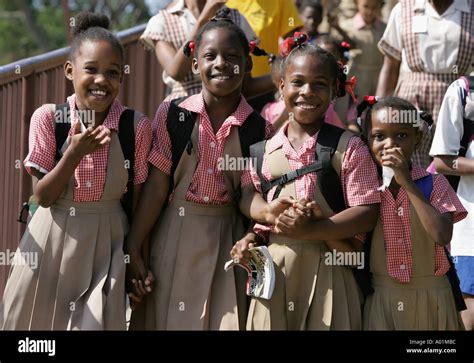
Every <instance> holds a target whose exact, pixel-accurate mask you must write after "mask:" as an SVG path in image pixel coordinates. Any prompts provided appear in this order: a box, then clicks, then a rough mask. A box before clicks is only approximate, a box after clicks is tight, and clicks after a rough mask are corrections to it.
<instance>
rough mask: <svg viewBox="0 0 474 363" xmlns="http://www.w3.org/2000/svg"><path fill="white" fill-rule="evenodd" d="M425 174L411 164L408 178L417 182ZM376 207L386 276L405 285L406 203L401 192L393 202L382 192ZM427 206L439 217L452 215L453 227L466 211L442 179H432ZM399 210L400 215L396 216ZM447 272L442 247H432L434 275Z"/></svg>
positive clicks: (408, 247) (408, 252) (408, 248)
mask: <svg viewBox="0 0 474 363" xmlns="http://www.w3.org/2000/svg"><path fill="white" fill-rule="evenodd" d="M426 175H428V172H427V171H426V170H424V169H422V168H420V167H419V166H417V165H415V164H413V167H412V170H411V178H412V179H413V180H418V179H420V178H422V177H424V176H426ZM381 195H382V201H381V204H380V213H381V220H382V225H383V235H384V240H385V254H386V260H387V261H386V262H387V271H388V274H389V275H390V276H391V277H393V278H395V279H397V280H398V281H400V282H409V281H410V278H411V273H412V264H413V260H412V240H411V228H410V226H411V224H410V214H411V213H410V199H409V198H408V194H407V192H406V190H405V188H403V187H401V188H400V191H399V192H398V195H397V198H396V199H394V198H393V195H392V193H391V192H390V190H389V189H388V188H387V189H386V190H385V191H384V192H382V194H381ZM430 203H431V205H432V206H433V207H434V208H435V209H436V210H437V211H438V212H440V213H448V212H453V223H456V222H458V221H460V220H462V219H464V218H465V217H466V215H467V212H466V210H465V209H464V207H463V205H462V204H461V202H460V201H459V199H458V197H457V196H456V193H455V192H454V190H453V189H452V188H451V186H450V185H449V183H448V181H447V180H446V178H445V177H444V176H442V175H437V177H436V178H433V191H432V193H431V198H430ZM400 210H403V211H404V212H403V213H399V211H400ZM448 270H449V262H448V259H447V257H446V254H445V253H444V250H443V247H442V246H440V245H436V246H435V275H437V276H441V275H444V274H446V272H448Z"/></svg>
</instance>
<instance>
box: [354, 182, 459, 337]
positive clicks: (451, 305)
mask: <svg viewBox="0 0 474 363" xmlns="http://www.w3.org/2000/svg"><path fill="white" fill-rule="evenodd" d="M386 193H390V191H388V190H387V191H386ZM410 225H411V239H412V258H413V264H412V275H411V279H410V282H408V283H401V282H398V281H397V280H395V279H394V278H392V277H391V276H389V274H388V272H387V265H386V254H385V242H384V236H383V226H382V221H381V219H379V221H378V223H377V226H376V227H375V230H374V233H373V237H372V245H371V249H370V270H371V272H372V274H373V275H372V286H373V287H374V290H375V291H374V293H373V294H371V295H369V296H368V297H367V300H366V303H365V308H364V315H363V325H364V330H464V325H463V323H462V320H461V316H460V314H459V312H458V311H457V310H456V305H455V302H454V298H453V294H452V291H451V286H450V284H449V281H448V278H447V277H446V276H445V275H443V276H436V275H435V273H434V272H435V243H434V241H433V240H432V239H430V238H429V237H428V235H427V234H426V232H425V231H424V229H423V226H422V224H421V222H420V219H419V217H418V215H417V213H416V211H415V209H414V208H413V206H411V205H410Z"/></svg>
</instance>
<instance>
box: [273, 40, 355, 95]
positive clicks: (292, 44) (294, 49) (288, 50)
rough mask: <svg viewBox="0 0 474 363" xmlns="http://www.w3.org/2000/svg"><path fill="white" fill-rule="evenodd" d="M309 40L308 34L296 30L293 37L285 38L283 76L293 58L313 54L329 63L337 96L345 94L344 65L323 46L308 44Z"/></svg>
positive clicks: (345, 77) (282, 54)
mask: <svg viewBox="0 0 474 363" xmlns="http://www.w3.org/2000/svg"><path fill="white" fill-rule="evenodd" d="M307 41H308V36H307V35H306V34H303V33H298V32H296V33H295V34H294V36H293V37H290V38H287V39H285V41H284V42H283V44H282V46H281V48H280V54H281V56H282V57H284V58H283V61H282V63H281V74H282V77H284V76H285V74H286V70H287V69H288V66H289V65H290V64H291V62H292V61H293V58H295V57H297V56H300V55H311V56H314V57H317V58H318V59H319V60H320V61H321V62H322V63H324V64H327V65H329V68H330V69H331V75H332V76H333V79H334V84H335V85H336V96H337V97H343V96H345V95H346V89H345V84H346V81H347V76H346V74H345V73H344V65H343V64H342V63H341V62H339V61H338V60H337V59H336V58H335V57H334V56H333V55H332V54H331V53H329V52H328V51H326V50H324V49H323V48H321V47H318V46H314V45H312V44H308V43H307Z"/></svg>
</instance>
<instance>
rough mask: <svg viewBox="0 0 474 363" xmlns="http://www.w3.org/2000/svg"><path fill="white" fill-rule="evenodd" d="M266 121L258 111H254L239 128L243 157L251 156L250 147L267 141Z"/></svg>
mask: <svg viewBox="0 0 474 363" xmlns="http://www.w3.org/2000/svg"><path fill="white" fill-rule="evenodd" d="M265 125H266V121H265V119H264V118H263V117H262V116H260V114H259V113H258V112H256V111H253V112H252V113H251V114H250V115H249V116H248V117H247V119H246V120H245V121H244V123H243V124H242V126H240V127H239V138H240V146H241V148H242V156H243V157H245V158H248V157H249V156H250V145H253V144H255V143H257V142H259V141H261V140H263V139H265Z"/></svg>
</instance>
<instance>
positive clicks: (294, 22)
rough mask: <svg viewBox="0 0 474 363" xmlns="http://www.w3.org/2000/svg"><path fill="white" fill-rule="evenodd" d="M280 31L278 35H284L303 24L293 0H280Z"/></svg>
mask: <svg viewBox="0 0 474 363" xmlns="http://www.w3.org/2000/svg"><path fill="white" fill-rule="evenodd" d="M280 8H281V11H280V14H281V16H280V33H279V34H277V35H278V36H284V35H286V34H288V33H289V32H291V31H292V30H294V29H297V28H300V27H302V26H303V22H302V21H301V18H300V14H299V13H298V9H297V8H296V6H295V4H294V3H293V1H288V0H280Z"/></svg>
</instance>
